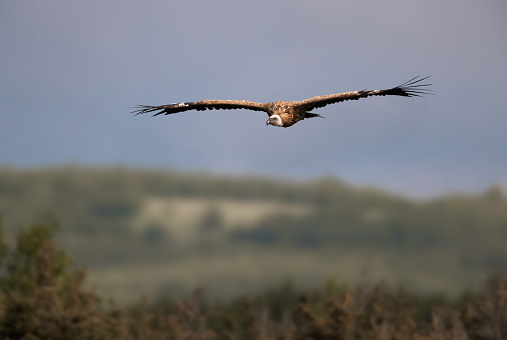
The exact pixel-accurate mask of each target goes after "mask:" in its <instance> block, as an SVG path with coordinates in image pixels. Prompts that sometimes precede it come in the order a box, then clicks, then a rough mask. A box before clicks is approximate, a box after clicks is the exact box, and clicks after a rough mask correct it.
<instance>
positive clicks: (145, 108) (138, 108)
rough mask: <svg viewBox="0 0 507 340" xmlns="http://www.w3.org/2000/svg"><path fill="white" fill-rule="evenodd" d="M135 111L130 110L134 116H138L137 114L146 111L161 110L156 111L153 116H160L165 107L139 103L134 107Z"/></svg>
mask: <svg viewBox="0 0 507 340" xmlns="http://www.w3.org/2000/svg"><path fill="white" fill-rule="evenodd" d="M133 108H134V109H136V110H134V111H132V112H130V113H133V114H134V116H137V115H140V114H145V113H150V112H156V111H159V112H156V113H155V114H154V115H153V116H152V117H155V116H158V115H159V114H162V113H163V112H164V108H162V107H160V106H150V105H137V106H135V107H133Z"/></svg>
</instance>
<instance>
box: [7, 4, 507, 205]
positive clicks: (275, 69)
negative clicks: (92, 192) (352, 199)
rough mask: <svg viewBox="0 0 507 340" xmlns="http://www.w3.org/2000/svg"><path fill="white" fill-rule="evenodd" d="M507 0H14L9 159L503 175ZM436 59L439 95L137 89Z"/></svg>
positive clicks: (381, 183)
mask: <svg viewBox="0 0 507 340" xmlns="http://www.w3.org/2000/svg"><path fill="white" fill-rule="evenodd" d="M506 17H507V2H505V1H503V0H499V1H487V2H486V1H484V2H477V1H468V0H465V1H460V2H459V5H458V3H456V2H441V1H383V2H378V1H363V2H356V1H299V0H291V1H262V0H261V1H226V0H217V1H193V0H190V1H143V2H140V1H93V0H92V1H43V2H42V1H2V2H1V3H0V43H1V45H0V46H1V49H0V79H1V80H0V115H1V118H2V121H1V124H0V166H15V167H34V166H35V167H39V166H53V165H60V164H67V163H78V164H85V165H88V164H91V165H110V164H123V165H125V166H127V167H129V166H132V167H149V168H152V167H156V168H169V169H178V170H182V171H187V170H188V171H210V172H214V173H220V174H224V173H225V174H245V173H247V174H257V175H267V176H274V177H288V178H291V179H294V178H296V179H298V178H301V179H314V178H319V177H321V176H328V175H332V176H336V177H338V178H341V179H343V180H345V181H347V182H349V183H352V184H355V185H374V186H378V187H382V188H385V189H388V190H391V191H395V192H401V193H404V194H407V195H412V196H418V197H421V196H422V197H427V196H431V195H437V194H442V193H447V192H450V191H467V192H478V191H482V190H484V189H486V188H487V187H488V186H490V185H492V184H501V185H503V186H504V187H507V133H506V130H507V109H506V108H507V94H506V90H507V86H506V83H507V20H505V18H506ZM416 75H431V76H432V77H431V82H432V83H433V84H434V86H433V90H434V91H435V95H433V96H426V97H425V98H410V99H407V98H401V97H382V98H368V99H364V100H361V101H354V102H346V103H340V104H336V105H331V106H328V107H325V108H322V109H319V110H318V111H317V112H318V113H319V114H322V115H325V116H326V119H311V120H306V121H304V122H301V123H298V124H297V125H295V126H293V127H291V128H288V129H282V128H276V127H271V126H270V127H266V125H265V121H266V118H267V116H266V115H265V114H264V113H260V112H254V111H243V110H238V111H205V112H187V113H181V114H178V115H174V116H170V117H156V118H150V117H147V116H135V117H134V116H132V115H131V114H129V112H130V111H131V107H133V106H135V105H137V104H148V105H150V104H152V105H157V104H167V103H173V102H181V101H194V100H201V99H248V100H254V101H259V102H270V101H276V100H301V99H305V98H308V97H312V96H315V95H321V94H329V93H336V92H342V91H351V90H361V89H364V88H368V89H379V88H388V87H392V86H395V85H398V84H400V83H402V82H404V81H406V80H408V79H410V78H412V77H414V76H416Z"/></svg>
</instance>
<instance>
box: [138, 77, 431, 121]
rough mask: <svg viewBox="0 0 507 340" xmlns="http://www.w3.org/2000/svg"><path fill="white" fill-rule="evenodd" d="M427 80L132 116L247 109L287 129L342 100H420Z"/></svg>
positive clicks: (143, 109)
mask: <svg viewBox="0 0 507 340" xmlns="http://www.w3.org/2000/svg"><path fill="white" fill-rule="evenodd" d="M428 78H429V77H424V78H420V77H414V78H412V79H410V80H409V81H407V82H405V83H403V84H401V85H398V86H396V87H393V88H390V89H387V90H361V91H352V92H342V93H336V94H330V95H325V96H317V97H312V98H309V99H305V100H300V101H278V102H272V103H257V102H252V101H248V100H201V101H198V102H184V103H179V104H168V105H160V106H148V105H138V106H137V107H136V108H137V110H135V111H133V113H135V114H136V115H137V114H143V113H154V115H153V116H158V115H161V114H164V115H170V114H173V113H178V112H183V111H189V110H197V111H204V110H213V109H216V110H231V109H247V110H254V111H264V112H266V113H267V114H268V116H269V118H268V120H267V121H266V125H273V126H279V127H289V126H292V125H294V124H296V123H297V122H299V121H301V120H303V119H305V118H313V117H322V116H321V115H319V114H316V113H313V112H310V111H311V110H313V109H318V108H320V107H324V106H326V105H329V104H334V103H339V102H342V101H345V100H357V99H361V98H366V97H371V96H402V97H420V96H421V95H423V94H429V93H430V91H431V90H429V89H428V86H430V85H431V84H427V83H422V82H423V81H424V80H426V79H428Z"/></svg>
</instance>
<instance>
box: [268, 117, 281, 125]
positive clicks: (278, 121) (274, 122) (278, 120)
mask: <svg viewBox="0 0 507 340" xmlns="http://www.w3.org/2000/svg"><path fill="white" fill-rule="evenodd" d="M268 125H273V126H283V122H282V118H280V116H279V115H272V116H270V117H269V118H268V120H267V121H266V126H268Z"/></svg>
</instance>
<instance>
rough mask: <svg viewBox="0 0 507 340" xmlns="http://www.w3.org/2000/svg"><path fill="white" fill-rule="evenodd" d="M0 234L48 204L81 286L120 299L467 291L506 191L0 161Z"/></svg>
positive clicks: (484, 274)
mask: <svg viewBox="0 0 507 340" xmlns="http://www.w3.org/2000/svg"><path fill="white" fill-rule="evenodd" d="M0 214H1V215H2V216H3V222H4V223H3V224H4V227H5V238H6V240H7V241H9V242H15V238H16V235H17V233H18V232H19V230H20V228H22V227H23V226H27V225H30V224H32V223H33V222H34V221H39V220H41V219H44V218H45V216H48V215H49V216H58V219H59V220H60V222H61V225H62V228H61V230H60V232H59V233H58V234H57V235H56V236H55V237H56V241H57V242H58V244H59V245H60V246H61V248H62V249H63V251H65V253H67V254H69V256H70V257H72V258H73V260H74V262H73V263H74V264H73V266H74V267H76V268H79V267H86V268H88V270H89V275H88V278H87V281H86V284H87V285H88V286H92V285H95V286H96V287H97V293H98V294H100V295H102V296H104V297H111V298H114V299H115V301H116V303H117V304H119V305H121V306H123V305H126V304H131V303H135V302H138V301H139V299H140V298H141V297H142V296H145V297H146V298H148V299H149V301H159V300H160V299H179V298H182V297H185V296H188V295H189V294H191V292H192V291H193V290H194V289H196V288H198V287H205V288H206V292H207V293H206V296H207V297H208V299H210V300H217V299H219V300H221V301H224V299H225V300H227V301H230V300H231V299H234V298H237V297H238V296H243V295H244V294H246V293H248V294H260V293H262V292H264V291H265V290H266V289H274V287H277V286H278V285H280V283H281V282H285V280H290V282H291V285H292V286H293V288H294V289H295V290H300V289H310V290H313V289H319V288H322V285H323V282H325V281H326V280H334V281H336V282H338V283H339V284H340V285H341V284H343V285H348V286H349V287H354V286H356V285H358V286H361V287H363V288H365V289H366V288H370V287H371V286H373V285H375V284H376V283H377V282H380V281H385V282H387V283H388V285H387V286H388V287H389V288H395V287H398V286H399V285H401V286H404V287H410V290H411V291H413V292H414V293H417V294H423V295H434V294H444V295H446V296H449V297H450V298H455V297H457V296H459V295H460V294H461V293H462V292H463V291H466V290H469V291H473V292H478V291H479V290H480V289H481V287H483V285H484V283H485V282H486V280H487V278H488V277H490V275H491V274H492V273H495V272H498V271H501V270H503V269H504V268H505V260H506V259H507V247H505V244H507V242H506V241H507V198H506V197H505V195H504V193H503V191H502V189H501V188H491V189H489V190H487V191H486V192H484V193H483V194H480V195H475V196H473V195H463V194H453V195H449V196H446V197H437V198H433V199H428V200H414V199H409V198H406V197H400V196H397V195H392V194H389V193H386V192H383V191H380V190H376V189H371V188H360V189H358V188H352V187H350V186H348V185H347V184H345V183H343V182H340V181H339V180H336V179H331V178H327V179H321V180H317V181H310V182H291V181H280V180H277V179H263V178H256V177H246V176H245V177H237V178H231V177H219V176H212V175H208V174H198V173H197V174H182V173H175V172H169V171H148V170H132V169H124V168H122V167H114V168H84V167H77V166H67V167H57V168H46V169H32V170H26V169H13V168H2V169H0Z"/></svg>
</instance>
